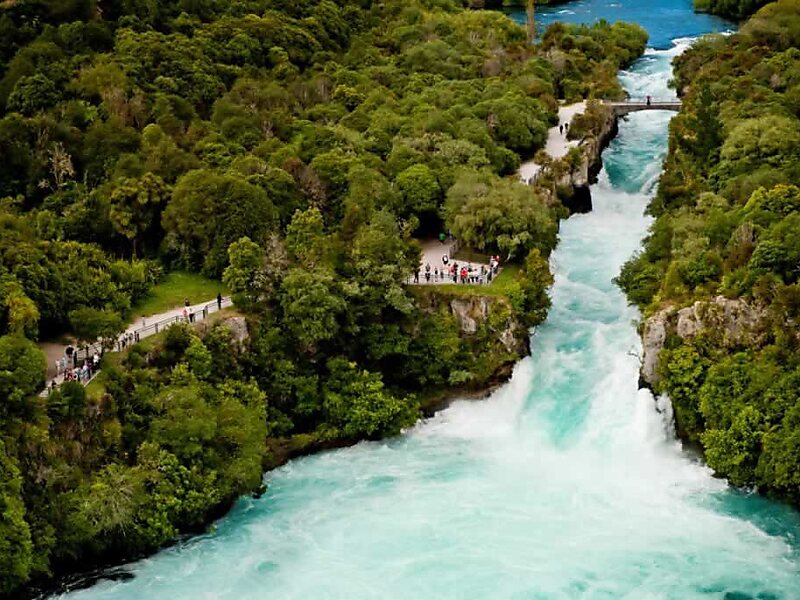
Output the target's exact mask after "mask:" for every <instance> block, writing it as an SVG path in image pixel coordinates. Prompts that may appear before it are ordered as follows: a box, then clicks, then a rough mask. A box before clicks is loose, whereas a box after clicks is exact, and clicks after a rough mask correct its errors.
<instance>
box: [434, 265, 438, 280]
mask: <svg viewBox="0 0 800 600" xmlns="http://www.w3.org/2000/svg"><path fill="white" fill-rule="evenodd" d="M433 280H434V281H435V282H437V283H438V282H439V267H434V269H433Z"/></svg>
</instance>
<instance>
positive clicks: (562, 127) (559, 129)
mask: <svg viewBox="0 0 800 600" xmlns="http://www.w3.org/2000/svg"><path fill="white" fill-rule="evenodd" d="M558 133H559V134H561V135H564V125H563V124H561V123H559V125H558Z"/></svg>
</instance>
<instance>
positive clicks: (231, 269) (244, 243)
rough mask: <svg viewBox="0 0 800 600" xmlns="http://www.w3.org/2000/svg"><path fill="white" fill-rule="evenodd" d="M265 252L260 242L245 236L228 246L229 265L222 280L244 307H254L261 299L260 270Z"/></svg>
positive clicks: (236, 300) (239, 304) (235, 300)
mask: <svg viewBox="0 0 800 600" xmlns="http://www.w3.org/2000/svg"><path fill="white" fill-rule="evenodd" d="M263 256H264V253H263V251H262V250H261V248H259V247H258V244H256V243H254V242H252V241H251V240H250V238H248V237H243V238H241V239H239V240H238V241H236V242H233V243H232V244H231V245H230V247H229V248H228V261H229V265H228V266H227V267H226V269H225V272H224V273H223V274H222V281H223V282H224V283H225V285H226V286H228V289H229V290H230V291H231V292H232V293H233V300H234V302H235V303H236V304H237V305H238V306H241V307H242V308H244V309H249V308H253V306H254V305H255V304H256V302H258V300H259V289H260V288H259V285H258V280H259V271H260V270H261V267H262V263H263Z"/></svg>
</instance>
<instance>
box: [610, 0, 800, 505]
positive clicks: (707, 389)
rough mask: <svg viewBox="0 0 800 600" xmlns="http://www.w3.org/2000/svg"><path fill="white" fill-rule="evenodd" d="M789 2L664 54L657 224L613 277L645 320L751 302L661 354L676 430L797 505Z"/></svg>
mask: <svg viewBox="0 0 800 600" xmlns="http://www.w3.org/2000/svg"><path fill="white" fill-rule="evenodd" d="M799 45H800V2H798V1H797V0H779V1H778V2H775V3H772V4H770V5H768V6H766V7H764V8H762V9H761V10H759V11H758V12H757V13H756V14H755V15H754V16H753V17H752V18H751V19H750V20H749V21H748V22H747V23H746V24H745V25H744V26H743V27H742V29H741V31H740V32H739V33H737V34H736V35H732V36H714V37H710V38H705V39H703V40H702V41H700V42H698V43H697V44H696V45H695V46H693V47H692V48H691V49H690V50H689V51H687V52H686V53H685V54H683V55H681V56H680V57H678V58H677V59H676V61H675V66H676V79H675V85H676V87H677V89H678V90H680V91H681V92H682V93H683V109H682V111H681V113H680V114H679V115H678V116H677V117H675V119H673V121H672V122H671V125H670V148H669V155H668V157H667V160H666V168H665V172H664V174H663V176H662V179H661V182H660V186H659V189H658V194H657V196H656V197H655V199H654V200H653V202H652V204H651V206H650V212H651V213H652V214H653V215H654V216H655V217H656V220H655V222H654V224H653V226H652V229H651V231H650V235H649V237H648V239H647V241H646V244H645V248H644V250H643V251H642V252H641V253H640V254H639V255H637V256H636V257H634V258H633V259H632V260H631V261H630V262H628V263H627V264H626V265H625V267H624V269H623V271H622V273H621V275H620V277H619V280H618V281H619V283H620V285H621V286H622V288H623V289H624V290H625V291H626V292H627V294H628V297H629V298H630V299H631V301H633V302H635V303H636V304H638V305H639V306H640V307H641V308H642V310H643V311H644V313H645V316H646V317H647V316H651V315H653V314H654V313H655V312H656V311H658V310H659V309H661V308H665V307H676V308H678V307H684V306H691V305H692V304H694V303H695V302H696V301H709V300H711V299H712V298H714V297H715V296H719V295H721V296H724V297H726V298H728V299H731V300H735V301H737V302H738V303H739V305H740V306H749V307H752V309H753V311H754V313H755V314H757V315H758V318H756V319H754V321H755V322H754V323H752V324H749V325H752V327H749V329H750V334H749V335H748V336H745V337H744V338H743V339H742V337H741V336H738V339H733V338H732V336H726V332H725V331H720V330H707V331H703V332H702V333H701V334H700V335H697V336H694V337H692V338H691V339H685V337H686V336H684V337H679V336H677V335H675V336H671V337H669V338H668V339H667V340H666V344H665V349H664V350H663V351H662V352H661V357H660V365H659V368H660V370H661V381H660V382H659V384H658V386H657V391H663V392H668V393H669V395H670V397H671V399H672V402H673V405H674V409H675V417H676V421H677V423H676V424H677V427H678V431H679V433H680V434H681V435H682V437H684V439H686V440H688V441H690V442H693V443H696V444H699V445H700V446H701V447H702V449H703V452H704V454H705V457H706V460H707V462H708V464H709V465H710V466H711V467H712V468H713V469H714V470H715V471H716V472H717V473H718V474H719V475H721V476H724V477H727V478H728V479H729V480H730V481H731V482H732V483H733V484H735V485H739V486H748V487H756V488H758V489H759V490H761V491H765V492H768V493H770V494H773V495H775V496H778V497H780V498H783V499H785V500H788V501H789V502H792V503H793V504H795V505H800V329H798V316H800V281H799V278H800V237H798V235H797V232H798V231H800V188H798V187H797V182H798V181H800V51H799V50H798V46H799Z"/></svg>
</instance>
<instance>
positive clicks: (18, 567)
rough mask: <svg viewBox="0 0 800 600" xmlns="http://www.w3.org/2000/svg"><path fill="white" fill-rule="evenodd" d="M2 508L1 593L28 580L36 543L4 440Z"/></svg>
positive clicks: (0, 448)
mask: <svg viewBox="0 0 800 600" xmlns="http://www.w3.org/2000/svg"><path fill="white" fill-rule="evenodd" d="M0 339H3V338H0ZM0 372H1V371H0ZM0 385H1V384H0ZM0 508H1V509H2V510H0V593H2V594H10V593H11V592H14V591H15V590H16V589H17V588H19V587H20V586H21V585H22V584H24V583H25V582H26V581H27V580H28V577H29V575H30V572H31V566H32V562H33V560H32V554H33V545H32V544H31V533H30V529H29V527H28V523H26V522H25V504H24V503H23V500H22V477H20V473H19V469H18V468H17V465H16V464H15V463H14V461H13V460H12V459H11V458H10V457H9V456H8V454H6V448H5V446H4V444H3V442H2V441H0Z"/></svg>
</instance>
